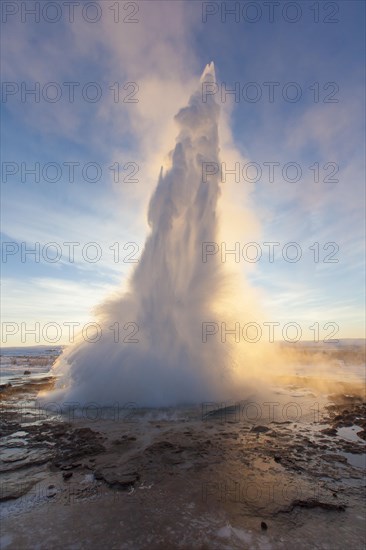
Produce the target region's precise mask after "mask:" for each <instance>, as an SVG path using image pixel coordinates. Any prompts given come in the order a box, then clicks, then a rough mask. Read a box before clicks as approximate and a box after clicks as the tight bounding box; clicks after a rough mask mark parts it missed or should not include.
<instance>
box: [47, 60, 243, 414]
mask: <svg viewBox="0 0 366 550" xmlns="http://www.w3.org/2000/svg"><path fill="white" fill-rule="evenodd" d="M214 81H215V72H214V66H213V63H211V64H210V65H207V66H206V68H205V70H204V72H203V74H202V77H201V81H200V86H199V88H198V89H197V91H196V92H195V93H194V94H193V95H192V96H191V98H190V100H189V103H188V106H187V107H185V108H183V109H181V110H180V111H179V112H178V114H177V115H176V122H177V124H178V126H179V134H178V137H177V140H176V145H175V148H174V150H173V151H172V152H171V153H170V167H169V169H168V170H167V171H166V172H165V173H163V171H161V173H160V177H159V181H158V185H157V188H156V190H155V192H154V194H153V196H152V198H151V200H150V205H149V210H148V221H149V225H150V227H151V233H150V235H149V236H148V237H147V240H146V244H145V248H144V250H143V254H142V256H141V259H140V262H139V264H138V266H137V268H136V269H135V271H134V273H133V275H132V278H131V281H130V285H129V291H128V292H127V293H125V294H123V295H122V296H120V297H119V298H114V299H113V300H110V301H108V302H106V303H104V304H103V305H101V306H100V307H99V308H98V310H97V321H98V323H99V325H100V326H101V328H102V337H101V338H100V340H99V341H97V342H95V343H90V342H85V341H84V340H82V339H79V341H78V342H77V343H76V344H74V345H72V346H71V347H70V348H68V349H67V350H66V351H65V352H64V354H63V355H62V357H61V358H60V360H59V361H58V363H57V364H56V366H55V369H56V373H57V374H61V376H60V378H59V380H58V383H57V386H56V387H57V388H58V389H57V390H56V392H58V394H59V396H60V395H61V396H62V397H63V398H64V399H65V400H67V401H78V402H84V403H85V402H86V401H94V402H97V403H102V404H105V405H108V404H110V403H112V402H115V401H117V402H119V403H124V402H127V401H134V402H136V403H137V404H138V405H140V406H167V405H177V404H180V403H188V402H200V401H207V400H217V399H219V400H222V399H224V398H227V397H228V395H229V394H230V395H231V393H232V392H231V390H232V389H233V388H236V389H238V390H239V386H238V382H239V380H240V379H241V378H242V374H241V372H242V370H243V369H245V365H243V364H242V362H241V361H239V360H238V346H237V345H235V342H234V346H233V345H231V346H230V345H229V344H228V343H227V344H226V345H223V344H222V342H221V341H220V339H219V338H216V339H210V340H208V341H207V342H202V322H206V321H212V322H217V323H221V322H222V320H223V315H224V311H223V301H222V299H221V297H222V296H223V295H224V294H225V292H227V289H228V282H227V275H226V274H225V272H224V266H223V264H222V263H221V261H220V258H219V256H217V259H215V258H214V257H212V259H211V261H210V262H209V264H208V263H203V262H202V243H203V242H217V231H218V217H217V201H218V198H219V195H220V177H219V174H217V175H216V176H212V177H210V180H209V181H203V178H202V163H203V162H213V163H217V164H218V163H219V143H218V119H219V111H220V109H219V106H218V105H217V103H216V102H215V99H214V96H213V95H208V96H207V98H205V101H203V100H202V84H203V83H206V82H214ZM225 289H226V290H225ZM236 300H237V297H236ZM220 304H221V311H220ZM118 328H119V334H118V338H117V337H116V336H117V334H116V333H117V331H118ZM132 332H134V334H133V336H132V335H131V333H132ZM116 340H117V341H116ZM131 340H135V341H131ZM136 340H137V341H136ZM233 350H234V352H235V353H234V352H233Z"/></svg>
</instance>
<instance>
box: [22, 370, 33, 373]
mask: <svg viewBox="0 0 366 550" xmlns="http://www.w3.org/2000/svg"><path fill="white" fill-rule="evenodd" d="M23 374H32V373H31V371H30V370H25V371H24V372H23Z"/></svg>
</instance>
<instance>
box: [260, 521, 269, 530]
mask: <svg viewBox="0 0 366 550" xmlns="http://www.w3.org/2000/svg"><path fill="white" fill-rule="evenodd" d="M261 529H262V531H267V529H268V525H267V524H266V522H265V521H262V522H261Z"/></svg>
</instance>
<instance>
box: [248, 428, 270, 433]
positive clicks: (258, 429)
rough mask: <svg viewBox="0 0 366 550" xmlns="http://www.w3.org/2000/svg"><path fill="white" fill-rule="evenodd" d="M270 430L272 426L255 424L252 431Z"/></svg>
mask: <svg viewBox="0 0 366 550" xmlns="http://www.w3.org/2000/svg"><path fill="white" fill-rule="evenodd" d="M269 430H270V428H267V426H253V428H252V429H251V430H250V431H251V432H255V433H265V432H269Z"/></svg>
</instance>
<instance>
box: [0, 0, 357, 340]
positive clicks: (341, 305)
mask: <svg viewBox="0 0 366 550" xmlns="http://www.w3.org/2000/svg"><path fill="white" fill-rule="evenodd" d="M31 4H34V2H28V5H31ZM60 4H61V3H60ZM114 4H115V3H114V2H109V1H108V0H107V1H103V2H99V5H100V8H99V10H100V11H99V15H100V20H99V21H98V22H96V23H91V22H90V21H87V20H85V18H84V19H83V17H82V12H81V7H82V6H83V5H84V3H80V6H79V7H75V18H74V22H72V23H70V22H69V20H68V14H67V13H66V11H65V8H63V11H62V14H61V18H60V21H58V22H56V23H51V22H50V21H48V20H47V17H48V18H49V19H52V17H54V14H53V12H52V7H51V8H50V11H49V12H47V13H48V15H47V13H46V16H44V15H43V16H42V14H41V15H40V21H39V22H35V21H34V19H33V18H32V16H30V15H27V14H23V16H24V17H25V22H24V23H23V22H22V20H21V16H22V14H21V13H20V11H19V12H18V13H17V14H14V15H6V14H5V15H4V12H3V23H2V27H3V28H2V31H3V33H2V34H3V37H2V80H3V83H5V88H4V84H3V89H2V91H3V95H2V122H3V130H2V149H1V156H2V171H3V172H2V241H3V247H4V246H6V245H4V243H15V244H14V245H10V248H11V247H13V248H12V250H13V251H14V250H17V248H16V245H18V247H19V251H17V252H15V253H14V254H13V255H9V256H8V257H7V258H6V261H4V256H3V262H2V274H3V287H2V288H3V292H2V311H3V314H2V317H3V322H6V323H16V326H17V327H20V324H21V323H25V324H26V326H27V327H29V328H30V327H32V326H33V325H34V323H36V322H39V323H40V324H41V326H42V325H44V324H47V323H52V322H54V323H59V324H60V325H63V323H65V322H79V323H80V324H83V323H86V322H87V321H89V320H92V319H93V313H92V310H93V307H94V306H96V305H98V303H99V302H100V301H101V300H103V298H104V297H106V296H107V295H109V294H110V293H111V292H113V291H114V290H115V289H116V288H117V287H119V286H120V285H126V282H127V280H128V276H129V273H131V269H133V265H134V264H133V263H127V260H126V257H127V255H128V254H129V253H131V252H133V251H135V252H136V251H137V253H136V255H135V256H133V258H135V257H136V258H137V257H138V255H139V253H140V252H141V251H142V248H143V244H144V240H145V236H146V234H147V232H148V226H147V222H146V214H145V212H146V207H147V204H148V200H149V197H150V195H151V192H152V190H153V189H154V186H155V185H156V182H157V178H158V174H159V170H160V166H161V165H163V164H164V158H165V156H166V154H167V153H168V152H169V150H171V149H172V148H173V146H174V140H175V128H174V120H173V117H174V115H175V113H176V112H177V111H178V110H179V108H180V107H182V106H184V104H185V102H186V101H187V99H188V97H189V95H190V93H191V91H192V90H193V89H194V87H195V86H196V85H197V84H196V83H197V79H198V78H199V75H200V73H201V71H202V70H203V68H204V66H205V64H206V63H207V62H210V61H211V60H213V61H214V62H215V67H216V74H217V79H218V84H219V91H218V93H217V94H216V99H217V101H218V102H219V104H220V105H221V107H222V112H223V120H224V123H225V124H224V126H225V128H223V135H225V136H226V137H227V139H226V140H225V139H224V140H223V142H222V151H221V159H222V161H223V162H225V163H226V165H227V167H228V169H230V167H231V168H232V167H233V166H234V165H235V163H239V164H240V170H242V167H243V166H245V165H246V164H247V163H248V162H255V163H256V164H257V165H259V166H260V168H261V170H262V177H261V178H259V180H258V181H257V182H255V183H253V182H249V181H245V180H244V179H243V177H242V172H241V177H240V181H239V182H235V181H234V178H233V177H230V176H228V178H227V181H226V183H225V184H223V203H222V204H223V207H222V210H223V216H224V215H225V205H226V204H229V203H230V201H231V204H234V207H235V209H236V210H235V212H236V216H233V217H232V219H231V220H229V221H230V223H229V224H228V227H229V226H230V227H229V230H228V232H227V233H226V235H230V237H229V238H227V239H226V244H227V248H228V249H229V248H232V247H233V243H235V242H239V243H240V250H242V247H243V245H245V243H248V242H252V241H255V242H256V243H258V244H259V245H260V246H261V249H262V252H263V255H262V258H261V260H260V261H258V262H257V263H255V264H253V263H249V262H247V261H245V260H243V258H242V257H241V260H240V266H239V268H240V269H241V272H242V276H243V277H246V278H249V280H250V282H251V284H252V285H253V287H256V288H257V289H258V290H259V291H260V295H261V300H262V302H263V307H264V309H265V311H266V315H267V318H268V320H270V321H278V322H280V323H286V322H289V321H296V322H298V323H299V324H301V326H303V327H304V328H305V330H304V334H305V335H307V336H309V337H310V336H311V332H309V330H308V327H309V326H310V325H312V324H313V323H315V322H319V323H320V325H322V326H323V325H324V323H326V322H334V323H337V324H338V326H339V333H338V336H339V337H362V336H364V314H363V306H364V282H363V281H364V252H363V250H364V238H365V235H364V215H365V212H364V176H365V165H364V160H365V159H364V150H365V138H364V114H365V113H364V99H365V98H364V66H365V59H364V38H365V28H364V15H365V14H364V10H365V8H364V3H363V2H358V1H352V0H351V1H347V2H344V1H341V2H331V3H324V2H319V3H317V2H315V3H313V2H307V1H302V2H295V3H294V5H295V7H292V8H291V6H290V7H289V6H288V4H289V3H288V2H280V4H279V6H276V8H275V12H274V20H273V22H270V21H269V15H268V4H266V3H265V2H256V4H257V6H258V10H259V11H258V12H257V13H258V14H261V15H258V21H257V22H252V23H250V22H248V21H246V20H245V16H244V15H243V13H244V11H243V9H245V8H243V6H244V5H247V7H246V9H247V10H248V11H247V12H245V13H247V16H248V17H249V18H253V17H254V16H255V13H254V11H253V10H254V8H253V6H252V7H250V6H248V2H241V3H240V12H239V15H237V18H238V22H235V20H234V16H230V15H227V16H226V19H225V13H224V11H223V10H224V8H225V3H222V2H211V3H202V2H199V1H194V2H192V1H186V2H179V1H178V2H166V1H162V2H159V1H150V2H132V3H130V4H131V5H132V8H133V9H134V10H135V11H136V14H135V15H134V16H131V18H134V19H137V21H136V22H134V23H129V22H128V21H123V18H126V14H127V16H128V14H129V13H130V10H131V9H132V8H131V7H128V6H127V3H126V2H120V3H119V4H120V21H119V22H114V20H113V12H112V11H111V9H110V7H111V6H112V5H114ZM252 4H253V3H252ZM234 5H235V2H226V6H227V7H233V6H234ZM311 6H315V7H314V8H313V10H314V9H316V8H317V7H318V8H319V22H316V21H314V18H315V14H314V11H312V9H311ZM137 8H138V10H137ZM60 9H61V8H60ZM295 9H296V10H297V11H296V12H295V11H294V10H295ZM207 10H208V12H211V11H213V12H215V13H213V14H212V15H207V21H206V22H203V21H202V18H203V14H204V13H206V11H207ZM250 10H252V11H250ZM291 10H292V11H291ZM95 13H97V12H95ZM87 16H88V17H90V18H92V17H94V12H93V11H89V12H87ZM4 17H5V22H4ZM296 17H298V19H299V20H298V21H296V22H293V23H291V22H289V21H288V20H286V19H289V18H296ZM127 19H128V17H127ZM222 19H223V20H222ZM331 20H333V22H332V21H331ZM327 21H329V22H327ZM22 82H23V83H25V85H26V86H28V87H31V86H34V84H35V82H38V83H39V86H40V90H41V91H42V90H43V91H44V93H45V94H47V91H48V92H49V94H50V97H52V96H51V94H52V93H53V92H54V90H55V89H56V88H55V87H53V88H52V86H51V87H48V88H47V86H48V83H50V82H53V83H56V84H57V86H58V89H61V92H62V96H61V98H60V100H59V101H56V102H51V101H48V100H45V99H44V97H43V96H42V94H41V95H40V101H39V102H35V101H34V98H32V96H27V97H26V98H25V101H24V100H23V101H22V97H21V92H20V90H21V86H22V84H21V83H22ZM67 82H76V83H79V85H78V86H76V85H75V100H74V101H73V102H71V101H70V100H69V97H68V95H67V90H68V89H69V88H68V87H67V85H65V83H67ZM91 82H92V83H96V86H95V85H94V87H93V85H91V86H90V87H89V89H88V88H87V90H86V92H85V93H88V91H89V92H90V96H88V97H93V93H94V92H95V90H101V91H102V97H101V98H100V100H99V101H96V102H92V101H88V100H87V99H85V96H84V97H83V95H82V93H81V90H83V89H84V90H85V85H86V84H87V83H91ZM116 82H118V83H119V92H120V96H119V101H117V102H116V101H114V100H115V96H114V93H115V90H116V86H115V85H114V83H116ZM270 82H272V83H273V82H275V83H278V84H276V86H275V88H274V94H275V95H274V100H273V101H269V96H268V90H269V84H268V83H270ZM9 83H10V84H9ZM126 83H132V84H129V85H128V86H127V87H126V89H124V88H123V86H124V85H126ZM236 83H237V84H236ZM248 83H254V84H253V85H251V86H252V87H250V85H249V84H248ZM266 83H267V84H266ZM289 83H295V84H292V85H291V84H289ZM314 83H317V84H314ZM113 85H114V87H113V89H110V87H111V86H113ZM235 85H236V86H239V90H240V97H239V101H237V102H235V101H234V98H233V96H232V95H228V96H227V101H226V102H223V101H222V96H221V94H220V92H221V90H224V91H225V88H226V89H233V88H234V87H235ZM6 86H8V87H6ZM17 87H18V88H19V91H16V92H15V93H13V94H8V95H6V92H7V91H8V92H9V91H14V90H16V89H17ZM113 90H114V91H113ZM255 90H257V91H258V90H259V93H261V94H262V97H261V99H259V100H258V101H257V102H253V101H250V98H251V97H252V96H251V95H250V93H251V92H253V91H255ZM298 90H301V97H299V99H298V101H296V102H292V101H290V100H288V99H286V98H290V99H291V98H292V97H293V96H292V95H291V94H293V93H294V92H296V91H298ZM4 92H5V93H4ZM132 92H136V93H135V95H132ZM283 93H284V94H285V98H284V97H283ZM286 93H288V95H287V96H286ZM297 93H298V92H297ZM129 94H130V95H129ZM246 94H247V95H246ZM46 97H47V96H46ZM131 98H132V99H134V98H135V99H138V101H137V102H128V99H131ZM248 98H249V100H248ZM23 99H24V98H23ZM123 99H124V100H125V101H123ZM334 99H336V100H338V101H336V102H335V101H334ZM330 100H333V101H330ZM229 127H230V129H231V130H230V132H229V130H228V128H229ZM70 162H75V163H79V164H78V165H75V178H74V181H73V182H70V181H68V180H69V172H68V166H70V165H65V164H64V163H70ZM116 162H118V163H119V165H120V172H121V174H120V176H121V177H120V179H121V181H120V182H119V183H116V182H114V181H113V171H112V170H111V169H110V168H109V167H110V166H112V165H115V163H116ZM269 162H272V163H273V162H275V163H278V164H276V172H275V181H273V182H270V181H268V177H267V171H266V170H267V169H268V168H267V167H268V163H269ZM9 163H13V164H9ZM22 163H23V166H25V167H27V168H30V167H32V166H33V165H34V164H35V163H39V165H40V168H41V170H42V169H43V168H44V166H45V165H47V163H56V165H57V166H60V167H61V168H62V170H61V175H60V178H59V180H58V181H54V182H52V181H50V180H52V178H53V172H52V167H51V168H50V169H49V170H50V172H47V174H48V176H47V175H46V180H45V179H44V178H43V177H42V176H41V177H40V181H39V182H36V181H34V178H33V176H31V175H29V174H28V175H26V174H25V176H24V178H23V179H24V180H25V181H23V182H22V181H21V172H22V170H21V165H22ZM87 163H95V164H96V165H97V166H99V167H100V170H101V177H100V179H99V181H96V182H92V181H86V179H88V178H89V180H90V179H92V178H93V177H94V173H95V172H93V167H91V168H89V169H90V172H87V178H83V174H82V168H83V167H85V165H87ZM128 163H132V164H128ZM264 163H267V164H264ZM288 163H296V165H297V166H300V168H301V172H302V175H301V178H300V179H299V181H297V182H291V181H285V180H284V178H283V177H282V169H283V167H284V166H286V165H287V164H288ZM315 163H318V165H316V164H315ZM15 166H16V167H17V169H18V171H17V173H16V174H15V175H11V174H8V175H7V176H6V174H7V173H6V172H4V170H5V171H6V170H8V171H9V170H11V169H12V168H14V167H15ZM310 166H312V167H313V169H310V168H309V167H310ZM314 166H319V180H320V181H319V182H315V181H314V170H315V168H314ZM335 166H336V167H337V174H335V175H333V179H336V180H337V179H338V180H339V181H327V179H326V176H328V180H329V179H332V177H331V173H332V171H333V170H334V167H335ZM133 167H135V168H136V167H138V170H137V172H136V174H135V179H137V180H138V181H137V182H131V181H128V178H127V181H123V178H125V180H126V175H128V174H131V173H132V171H133V170H134V168H133ZM325 167H326V168H325ZM289 170H290V171H289V172H288V174H289V178H288V179H291V178H292V177H293V172H291V168H290V169H289ZM131 178H132V177H131ZM47 179H48V181H47ZM324 180H325V181H324ZM233 212H234V210H233ZM223 234H224V233H223ZM50 242H52V243H57V246H59V247H60V250H61V253H62V257H61V258H60V261H57V262H51V261H49V260H47V259H46V260H45V259H44V258H42V254H41V255H40V261H39V262H36V261H35V259H34V256H33V257H32V256H30V255H28V256H27V257H26V261H22V257H21V243H27V246H28V247H29V248H31V247H34V246H35V243H40V245H39V246H40V250H41V252H42V251H44V250H45V248H44V247H45V246H46V245H47V243H50ZM68 242H73V243H80V245H75V258H74V261H73V262H71V261H70V259H69V257H68V250H69V249H68V248H67V245H65V244H64V243H68ZM90 242H94V243H97V248H95V249H93V247H92V246H91V247H89V249H88V250H89V251H90V255H91V256H92V253H93V250H94V251H95V250H97V249H98V250H101V251H102V256H101V258H100V259H99V261H97V262H92V261H88V259H85V257H83V256H82V254H81V250H82V248H83V246H84V245H85V244H86V243H90ZM265 242H278V243H280V244H279V246H278V247H276V251H277V252H276V254H275V257H274V261H273V262H270V261H268V253H267V250H268V249H267V248H266V247H265V246H264V245H263V243H265ZM289 242H296V243H297V245H298V247H300V249H301V252H302V257H301V259H300V260H299V261H298V262H296V263H295V262H294V263H291V262H289V261H285V260H284V259H283V257H282V254H281V252H282V250H283V249H284V247H285V246H286V243H289ZM114 243H119V244H118V246H119V248H120V261H119V262H115V261H114V260H115V259H116V258H114V254H115V251H116V247H117V245H115V244H114ZM126 243H135V245H133V246H132V245H131V246H130V247H129V248H126V249H125V250H123V247H124V246H126ZM314 243H319V254H320V256H319V262H315V261H314V250H310V249H309V247H310V246H312V245H313V244H314ZM327 243H335V244H334V245H331V246H330V247H329V245H328V248H327V249H326V250H323V246H324V245H327ZM8 246H9V245H8ZM111 247H113V248H112V249H111ZM333 247H335V248H333ZM336 249H338V251H337V252H336V253H335V255H334V256H333V257H332V258H331V259H338V260H339V261H338V262H337V263H334V262H330V263H325V262H324V261H323V260H324V259H326V257H327V254H330V253H331V252H332V251H334V250H336ZM8 250H10V249H9V248H8ZM47 250H49V255H50V257H52V247H51V248H49V249H47ZM53 250H55V248H53ZM3 251H4V250H3ZM292 252H293V249H292ZM289 253H291V250H289ZM46 254H47V251H46ZM123 259H125V261H123ZM233 261H234V260H233V257H232V256H228V257H227V262H228V263H229V262H233ZM239 321H241V320H239ZM244 321H250V319H249V320H248V319H246V320H244V319H243V321H242V322H244ZM14 326H15V325H14ZM65 334H66V332H65V333H64V334H63V339H62V341H61V342H60V343H66V342H67V338H66V336H65ZM21 335H22V334H21V330H20V328H19V330H15V329H14V335H10V336H8V338H7V339H6V340H4V336H3V340H2V345H19V344H22V343H23V344H26V345H31V344H33V343H48V342H47V340H44V339H42V336H41V338H40V341H39V342H36V341H34V340H32V337H31V336H29V337H27V338H26V341H24V342H22V339H21Z"/></svg>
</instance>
